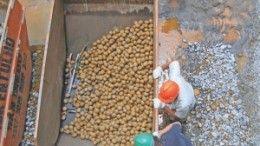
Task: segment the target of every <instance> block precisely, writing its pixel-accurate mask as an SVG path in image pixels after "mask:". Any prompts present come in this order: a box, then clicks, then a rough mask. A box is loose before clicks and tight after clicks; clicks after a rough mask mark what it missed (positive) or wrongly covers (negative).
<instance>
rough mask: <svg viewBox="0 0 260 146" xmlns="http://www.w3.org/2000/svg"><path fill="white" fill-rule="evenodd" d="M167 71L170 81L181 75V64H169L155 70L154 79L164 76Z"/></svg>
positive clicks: (174, 62)
mask: <svg viewBox="0 0 260 146" xmlns="http://www.w3.org/2000/svg"><path fill="white" fill-rule="evenodd" d="M166 69H169V72H170V74H169V75H170V79H171V78H175V77H176V76H179V75H180V64H179V62H178V61H173V62H167V63H165V64H163V65H162V66H158V67H157V68H156V69H154V71H153V78H155V79H157V78H159V77H160V76H161V75H162V72H163V71H164V70H166Z"/></svg>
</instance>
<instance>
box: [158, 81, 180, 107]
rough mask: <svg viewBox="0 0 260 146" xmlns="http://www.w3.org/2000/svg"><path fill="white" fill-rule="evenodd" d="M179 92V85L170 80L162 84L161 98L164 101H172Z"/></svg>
mask: <svg viewBox="0 0 260 146" xmlns="http://www.w3.org/2000/svg"><path fill="white" fill-rule="evenodd" d="M178 94H179V86H178V84H177V83H176V82H174V81H171V80H168V81H166V82H164V83H163V84H162V87H161V88H160V93H159V99H160V100H161V101H162V102H164V103H171V102H172V101H173V100H175V98H176V97H177V96H178Z"/></svg>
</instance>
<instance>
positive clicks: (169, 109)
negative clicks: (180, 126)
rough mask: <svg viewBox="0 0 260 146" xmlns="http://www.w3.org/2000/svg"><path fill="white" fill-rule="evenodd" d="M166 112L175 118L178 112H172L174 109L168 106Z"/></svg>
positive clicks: (165, 108)
mask: <svg viewBox="0 0 260 146" xmlns="http://www.w3.org/2000/svg"><path fill="white" fill-rule="evenodd" d="M164 110H165V111H166V112H167V113H168V114H169V115H170V116H171V117H175V113H176V110H172V109H171V108H169V107H168V106H165V107H164Z"/></svg>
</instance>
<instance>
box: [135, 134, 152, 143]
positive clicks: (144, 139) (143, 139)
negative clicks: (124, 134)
mask: <svg viewBox="0 0 260 146" xmlns="http://www.w3.org/2000/svg"><path fill="white" fill-rule="evenodd" d="M134 141H135V146H153V144H154V140H153V136H152V135H151V134H148V133H140V134H138V135H136V136H135V137H134Z"/></svg>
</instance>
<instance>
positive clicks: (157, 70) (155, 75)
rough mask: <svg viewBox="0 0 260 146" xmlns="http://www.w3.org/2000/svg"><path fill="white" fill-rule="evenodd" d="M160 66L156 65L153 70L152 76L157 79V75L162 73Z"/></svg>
mask: <svg viewBox="0 0 260 146" xmlns="http://www.w3.org/2000/svg"><path fill="white" fill-rule="evenodd" d="M162 71H163V70H162V68H161V67H160V66H158V67H157V68H156V69H154V70H153V78H154V79H157V78H159V77H161V75H162Z"/></svg>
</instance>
